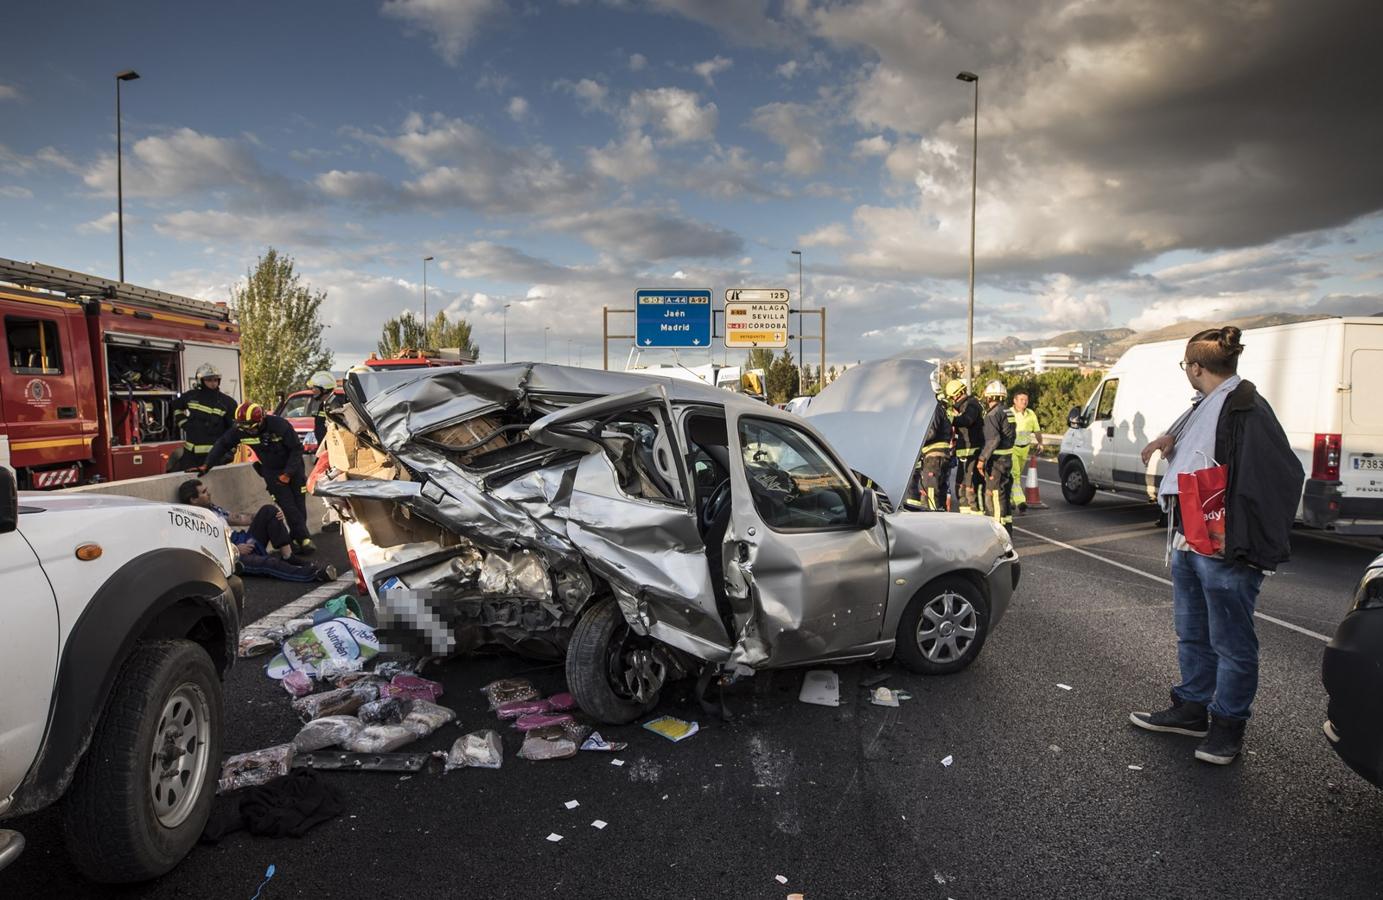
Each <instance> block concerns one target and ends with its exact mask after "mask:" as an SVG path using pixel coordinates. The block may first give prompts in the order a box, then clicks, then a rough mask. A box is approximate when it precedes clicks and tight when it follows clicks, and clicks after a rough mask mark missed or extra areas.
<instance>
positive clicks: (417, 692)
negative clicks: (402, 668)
mask: <svg viewBox="0 0 1383 900" xmlns="http://www.w3.org/2000/svg"><path fill="white" fill-rule="evenodd" d="M379 696H380V697H407V698H408V699H409V700H427V701H428V702H430V703H435V702H436V700H437V698H438V697H440V696H442V686H441V685H440V684H438V683H437V682H435V681H431V680H429V679H427V678H423V677H421V676H419V675H414V674H413V673H412V672H400V673H399V674H397V675H395V676H394V677H393V678H391V679H389V683H388V684H385V685H381V686H380V688H379Z"/></svg>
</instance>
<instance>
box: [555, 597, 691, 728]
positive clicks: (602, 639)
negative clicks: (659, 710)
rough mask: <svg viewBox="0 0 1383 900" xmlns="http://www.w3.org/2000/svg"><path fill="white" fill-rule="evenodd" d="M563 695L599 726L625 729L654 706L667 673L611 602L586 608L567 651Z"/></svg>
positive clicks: (650, 645) (649, 645)
mask: <svg viewBox="0 0 1383 900" xmlns="http://www.w3.org/2000/svg"><path fill="white" fill-rule="evenodd" d="M566 670H567V689H568V690H570V691H571V695H572V697H574V698H575V699H576V703H577V705H578V706H580V707H581V710H582V711H583V712H584V713H586V714H587V715H589V716H591V717H592V718H595V719H596V720H598V721H600V722H604V723H606V724H609V725H624V724H627V723H629V722H632V721H634V720H635V719H637V718H638V717H639V716H642V715H643V714H644V713H646V712H648V711H649V710H651V709H653V707H655V706H657V705H658V694H659V692H660V691H661V690H662V687H663V682H664V680H666V678H667V674H668V672H667V667H666V665H664V664H663V663H662V661H661V656H660V655H659V654H657V653H655V652H654V641H653V640H652V639H650V638H646V637H642V636H640V635H637V634H635V633H634V632H633V630H631V629H630V627H629V623H628V622H626V621H625V620H624V613H622V612H620V608H619V604H618V603H616V602H615V598H614V597H607V598H605V599H604V600H601V601H599V602H597V603H596V604H595V605H593V606H591V607H590V608H588V609H587V610H586V612H585V614H583V615H582V616H581V619H580V620H579V621H578V622H577V623H576V628H574V629H573V630H572V635H571V642H570V643H569V644H568V645H567V663H566Z"/></svg>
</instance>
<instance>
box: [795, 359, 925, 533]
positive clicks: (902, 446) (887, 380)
mask: <svg viewBox="0 0 1383 900" xmlns="http://www.w3.org/2000/svg"><path fill="white" fill-rule="evenodd" d="M935 371H936V366H935V365H933V364H932V363H929V362H927V361H925V360H922V359H915V358H909V357H892V358H889V359H879V360H873V361H871V362H866V363H860V364H859V365H856V366H851V367H850V368H848V369H846V370H845V372H844V374H842V375H841V376H840V377H839V378H837V379H836V380H835V381H833V382H831V383H830V384H828V385H827V386H826V389H825V390H823V391H822V392H821V393H820V394H817V395H816V397H814V398H813V399H812V402H811V404H810V405H809V406H808V407H807V408H806V410H804V411H803V412H802V417H803V418H804V419H807V420H809V421H810V422H811V423H812V426H813V427H815V428H816V430H817V431H819V432H821V433H822V434H823V435H825V437H826V440H828V441H830V442H831V446H832V447H834V448H835V449H836V452H837V453H839V454H840V455H841V456H843V457H845V461H846V462H847V463H849V464H850V467H851V468H852V469H854V470H855V471H857V472H862V473H864V474H865V475H868V476H869V477H870V478H872V479H873V480H874V482H875V483H876V484H878V485H879V487H880V488H881V489H882V490H883V492H884V493H885V494H887V495H888V498H889V499H890V500H891V501H892V502H893V504H894V505H895V506H898V505H900V504H901V503H902V501H903V493H904V492H905V491H906V490H907V486H908V479H909V478H910V477H911V475H912V469H913V466H915V465H916V464H917V454H918V451H919V450H921V449H922V439H923V437H924V436H925V435H926V432H927V423H929V422H930V421H931V418H932V413H933V411H934V410H935V409H936V394H935V393H934V392H933V390H932V373H933V372H935Z"/></svg>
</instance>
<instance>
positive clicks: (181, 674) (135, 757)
mask: <svg viewBox="0 0 1383 900" xmlns="http://www.w3.org/2000/svg"><path fill="white" fill-rule="evenodd" d="M221 728H222V708H221V681H220V679H219V678H218V676H217V674H216V667H215V666H214V665H213V664H212V661H211V658H210V657H209V656H208V655H207V653H206V651H205V650H203V649H202V648H201V647H200V646H198V645H197V644H194V643H193V642H191V641H186V640H175V641H143V642H140V643H139V644H137V645H136V646H135V649H134V652H133V653H131V654H130V656H129V658H128V659H126V661H125V664H124V665H123V666H122V667H121V669H120V674H119V675H118V676H117V677H116V681H115V685H114V687H112V689H111V693H110V697H109V699H108V700H107V702H106V706H105V709H104V710H103V711H102V713H101V718H100V721H99V722H98V723H97V725H96V731H95V733H94V734H93V735H92V739H91V746H90V747H89V748H88V749H87V752H86V755H85V756H84V757H83V758H82V761H81V763H80V765H78V767H77V771H76V774H75V775H74V776H73V779H72V785H71V788H70V789H69V790H68V793H67V797H66V799H65V801H64V803H63V824H64V825H65V826H66V828H65V830H66V837H67V849H68V854H69V855H70V856H71V858H72V861H73V863H74V864H75V865H76V867H77V870H78V871H79V872H81V873H82V874H83V875H85V876H86V877H87V878H89V879H91V880H92V881H99V882H110V883H116V882H133V881H145V880H147V879H150V878H156V877H158V876H159V875H162V874H164V873H165V872H168V871H169V870H170V869H172V868H173V867H174V866H176V865H177V864H178V863H179V862H181V861H182V858H183V857H184V856H186V855H187V853H188V851H189V850H191V849H192V847H193V845H194V844H196V843H197V839H198V838H199V837H201V834H202V829H203V828H204V827H205V826H206V821H207V817H208V816H209V815H210V813H211V802H212V799H213V798H214V797H215V794H216V782H217V778H218V776H219V775H220V771H219V766H220V762H221ZM156 746H163V747H164V748H165V750H164V753H163V755H162V758H156V757H155V748H156ZM179 751H181V752H179ZM175 753H176V756H174V754H175ZM160 769H162V774H163V776H164V777H162V778H160V777H158V776H159V774H160V772H159V770H160ZM179 788H181V792H179Z"/></svg>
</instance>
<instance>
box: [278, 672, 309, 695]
mask: <svg viewBox="0 0 1383 900" xmlns="http://www.w3.org/2000/svg"><path fill="white" fill-rule="evenodd" d="M279 684H281V685H283V689H284V690H285V691H287V692H288V693H289V694H291V695H292V696H294V697H306V696H307V695H308V694H310V693H312V691H313V690H314V689H315V688H316V685H314V684H313V683H312V678H311V677H309V676H308V674H307V673H306V672H289V673H288V674H287V675H285V676H283V680H282V681H280V682H279Z"/></svg>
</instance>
